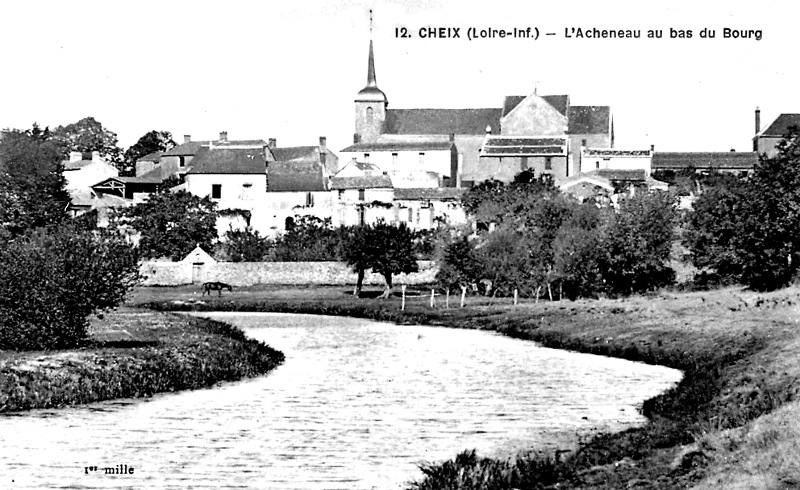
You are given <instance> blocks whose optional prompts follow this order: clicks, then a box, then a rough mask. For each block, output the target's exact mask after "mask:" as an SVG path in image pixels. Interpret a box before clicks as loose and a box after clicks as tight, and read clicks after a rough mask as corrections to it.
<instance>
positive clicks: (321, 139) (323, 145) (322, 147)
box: [319, 136, 328, 151]
mask: <svg viewBox="0 0 800 490" xmlns="http://www.w3.org/2000/svg"><path fill="white" fill-rule="evenodd" d="M327 144H328V138H326V137H324V136H320V137H319V149H320V151H323V150H325V149H327Z"/></svg>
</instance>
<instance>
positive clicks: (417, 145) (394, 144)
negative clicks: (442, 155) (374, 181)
mask: <svg viewBox="0 0 800 490" xmlns="http://www.w3.org/2000/svg"><path fill="white" fill-rule="evenodd" d="M452 146H453V143H452V142H451V141H439V140H424V139H421V140H414V139H409V140H399V141H391V140H389V141H376V142H373V143H356V144H353V145H350V146H348V147H347V148H345V149H344V150H342V152H344V153H347V152H354V153H363V152H370V151H436V150H449V149H450V148H451V147H452Z"/></svg>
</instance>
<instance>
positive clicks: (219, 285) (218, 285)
mask: <svg viewBox="0 0 800 490" xmlns="http://www.w3.org/2000/svg"><path fill="white" fill-rule="evenodd" d="M223 289H227V290H228V291H230V292H231V293H232V292H233V287H232V286H231V285H230V284H225V283H224V282H204V283H203V294H202V296H205V295H206V293H208V295H209V296H211V291H217V292H218V293H219V296H222V290H223Z"/></svg>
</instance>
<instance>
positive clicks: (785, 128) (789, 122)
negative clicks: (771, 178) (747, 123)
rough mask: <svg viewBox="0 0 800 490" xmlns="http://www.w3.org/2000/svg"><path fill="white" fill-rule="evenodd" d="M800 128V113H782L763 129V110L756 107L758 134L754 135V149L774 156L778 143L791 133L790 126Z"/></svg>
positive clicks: (760, 153)
mask: <svg viewBox="0 0 800 490" xmlns="http://www.w3.org/2000/svg"><path fill="white" fill-rule="evenodd" d="M793 126H796V127H798V128H800V114H785V113H784V114H781V115H780V116H778V118H777V119H775V120H774V121H773V122H772V124H770V125H769V126H767V127H766V128H764V129H763V130H761V110H760V109H759V108H758V107H756V135H755V136H754V137H753V151H754V152H756V153H757V154H759V155H766V156H767V157H769V158H772V157H774V156H775V155H776V154H777V152H778V150H777V146H778V143H780V141H781V140H782V139H783V137H784V136H786V135H787V134H789V130H790V128H792V127H793Z"/></svg>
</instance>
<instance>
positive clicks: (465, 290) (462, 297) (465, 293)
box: [461, 286, 467, 308]
mask: <svg viewBox="0 0 800 490" xmlns="http://www.w3.org/2000/svg"><path fill="white" fill-rule="evenodd" d="M466 296H467V287H466V286H461V307H462V308H463V307H464V298H465V297H466Z"/></svg>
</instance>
